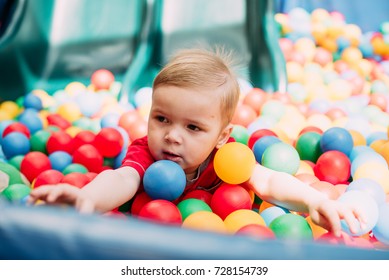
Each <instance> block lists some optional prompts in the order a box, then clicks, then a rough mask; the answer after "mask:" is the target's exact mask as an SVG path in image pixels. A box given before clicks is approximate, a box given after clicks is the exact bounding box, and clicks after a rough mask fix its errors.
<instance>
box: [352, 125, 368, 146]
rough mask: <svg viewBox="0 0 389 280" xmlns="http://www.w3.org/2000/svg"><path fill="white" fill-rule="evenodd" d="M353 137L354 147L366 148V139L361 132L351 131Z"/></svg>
mask: <svg viewBox="0 0 389 280" xmlns="http://www.w3.org/2000/svg"><path fill="white" fill-rule="evenodd" d="M349 132H350V134H351V137H352V138H353V143H354V146H366V138H365V136H363V135H362V133H360V132H359V131H356V130H353V129H350V130H349Z"/></svg>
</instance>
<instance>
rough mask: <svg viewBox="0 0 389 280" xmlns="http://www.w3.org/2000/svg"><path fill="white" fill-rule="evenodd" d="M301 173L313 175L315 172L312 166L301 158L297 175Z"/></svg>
mask: <svg viewBox="0 0 389 280" xmlns="http://www.w3.org/2000/svg"><path fill="white" fill-rule="evenodd" d="M301 173H303V174H311V175H314V174H315V173H314V172H313V169H312V167H311V166H310V165H309V164H308V163H307V162H306V161H304V160H300V166H299V169H298V170H297V172H296V174H295V175H298V174H301Z"/></svg>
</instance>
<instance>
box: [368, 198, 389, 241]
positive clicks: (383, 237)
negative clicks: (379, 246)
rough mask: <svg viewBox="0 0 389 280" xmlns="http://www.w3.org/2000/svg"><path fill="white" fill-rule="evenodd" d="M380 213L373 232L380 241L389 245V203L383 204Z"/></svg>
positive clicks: (379, 209)
mask: <svg viewBox="0 0 389 280" xmlns="http://www.w3.org/2000/svg"><path fill="white" fill-rule="evenodd" d="M378 212H379V214H378V221H377V223H376V225H375V227H374V228H373V230H372V232H373V235H374V237H375V238H377V240H378V241H380V242H382V243H384V244H386V245H389V218H388V217H389V203H383V204H381V205H380V207H379V208H378Z"/></svg>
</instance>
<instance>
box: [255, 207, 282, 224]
mask: <svg viewBox="0 0 389 280" xmlns="http://www.w3.org/2000/svg"><path fill="white" fill-rule="evenodd" d="M286 213H289V210H288V209H286V208H283V207H280V206H270V207H268V208H266V209H264V210H262V211H261V213H260V214H261V217H262V218H263V220H264V221H265V223H266V225H267V226H269V225H270V223H271V222H272V221H273V220H274V219H275V218H277V217H279V216H281V215H284V214H286Z"/></svg>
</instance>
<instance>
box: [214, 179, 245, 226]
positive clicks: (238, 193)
mask: <svg viewBox="0 0 389 280" xmlns="http://www.w3.org/2000/svg"><path fill="white" fill-rule="evenodd" d="M210 206H211V209H212V211H213V212H214V213H215V214H217V215H218V216H219V217H220V218H222V219H223V220H224V219H225V218H226V217H227V216H228V215H229V214H230V213H232V212H234V211H236V210H239V209H251V206H252V201H251V198H250V195H249V193H248V192H247V191H246V189H245V188H243V187H241V186H239V185H231V184H227V183H222V184H221V185H220V187H219V188H218V189H217V190H216V191H215V193H214V194H213V196H212V200H211V205H210Z"/></svg>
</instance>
